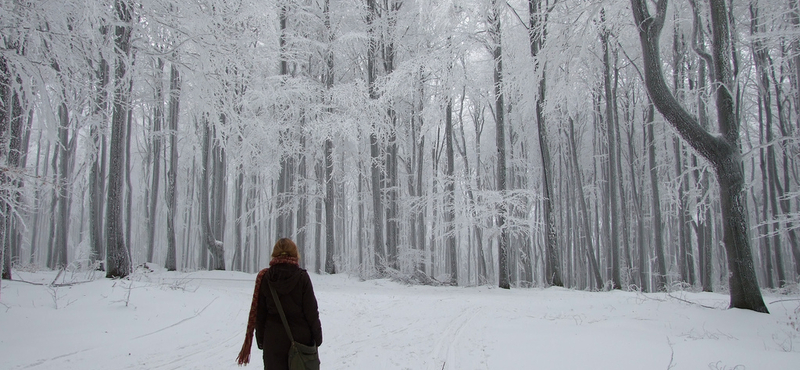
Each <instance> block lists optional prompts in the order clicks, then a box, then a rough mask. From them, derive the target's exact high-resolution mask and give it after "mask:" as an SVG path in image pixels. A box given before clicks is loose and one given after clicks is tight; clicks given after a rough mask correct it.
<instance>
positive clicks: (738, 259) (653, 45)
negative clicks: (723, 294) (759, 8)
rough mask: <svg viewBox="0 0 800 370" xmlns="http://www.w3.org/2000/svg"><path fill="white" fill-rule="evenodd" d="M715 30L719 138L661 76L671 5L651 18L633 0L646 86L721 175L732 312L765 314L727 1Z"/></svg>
mask: <svg viewBox="0 0 800 370" xmlns="http://www.w3.org/2000/svg"><path fill="white" fill-rule="evenodd" d="M710 5H711V22H712V31H713V42H712V45H713V52H712V57H713V62H714V76H715V78H714V82H715V83H716V87H717V90H716V94H717V104H716V105H717V116H718V123H719V127H720V132H721V133H722V135H723V136H722V137H715V136H713V135H711V134H710V133H709V132H707V131H706V130H704V129H703V128H702V127H700V125H699V124H698V121H697V119H696V118H695V117H693V116H691V115H690V114H689V113H688V112H687V111H686V110H685V109H684V108H683V107H682V106H681V105H680V104H679V103H678V102H677V101H676V100H675V98H674V97H673V96H672V94H671V92H670V91H669V89H668V88H667V85H666V83H665V81H664V76H663V74H662V72H661V61H660V59H661V58H660V51H659V47H658V37H659V35H660V33H661V29H662V28H663V24H664V16H665V14H666V11H667V1H666V0H659V1H658V2H657V6H656V11H657V13H656V14H655V16H651V15H650V11H649V10H648V7H647V3H646V2H645V1H644V0H631V8H632V10H633V15H634V20H635V22H636V25H637V27H638V31H639V38H640V41H641V45H642V55H643V61H644V71H645V83H646V85H647V90H648V92H649V94H650V97H651V99H652V101H653V103H654V104H655V106H656V107H657V108H658V110H659V112H661V114H662V115H663V116H664V118H665V119H666V120H667V121H668V122H670V124H672V125H673V126H674V127H675V129H676V130H677V131H678V132H679V133H680V135H681V137H683V139H684V140H686V141H687V143H689V145H691V146H692V147H693V148H694V149H695V150H697V151H698V153H700V154H701V155H702V156H703V157H705V158H706V159H708V160H709V161H710V162H711V163H712V165H713V166H714V169H715V170H716V172H717V179H718V181H719V186H720V202H721V206H722V207H721V208H722V219H723V225H724V227H723V234H724V237H723V243H724V245H725V248H726V251H727V256H728V268H729V270H730V274H729V288H730V295H731V307H736V308H744V309H751V310H754V311H758V312H767V307H766V305H765V304H764V300H763V298H762V296H761V291H760V290H759V287H758V281H757V278H756V274H755V268H754V265H753V257H752V251H751V248H750V240H749V238H748V236H747V230H748V226H747V217H746V214H745V206H746V203H745V198H744V194H745V193H744V174H743V170H742V163H741V153H740V148H739V124H738V122H737V121H736V116H735V112H734V105H733V97H732V95H731V91H732V90H731V89H730V87H731V84H730V83H731V72H730V71H731V64H730V58H731V53H730V34H729V31H728V13H727V6H726V4H725V1H724V0H710Z"/></svg>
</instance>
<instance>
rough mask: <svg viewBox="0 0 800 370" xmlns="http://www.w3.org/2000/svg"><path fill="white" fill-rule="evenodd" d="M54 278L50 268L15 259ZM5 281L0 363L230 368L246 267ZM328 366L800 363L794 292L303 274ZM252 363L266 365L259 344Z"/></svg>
mask: <svg viewBox="0 0 800 370" xmlns="http://www.w3.org/2000/svg"><path fill="white" fill-rule="evenodd" d="M14 274H15V277H16V278H17V279H22V280H26V281H28V282H32V283H49V282H51V281H53V279H54V278H55V276H56V273H55V272H24V271H14ZM65 275H66V276H64V275H62V276H61V277H59V279H58V282H65V281H66V282H70V281H74V282H78V281H86V280H90V281H89V282H85V283H78V284H75V285H72V286H64V287H60V288H54V287H48V286H46V285H34V284H30V283H25V282H21V281H4V282H3V283H2V284H3V285H2V293H1V295H0V369H59V370H67V369H80V370H87V369H115V370H118V369H236V368H237V365H236V364H235V358H236V355H237V353H238V351H239V348H240V347H241V344H242V341H243V339H244V333H245V325H246V320H247V313H248V310H249V307H250V298H251V296H252V291H253V282H254V278H255V275H254V274H244V273H238V272H225V271H214V272H206V271H203V272H192V273H177V272H165V271H155V272H151V273H141V272H137V273H136V274H134V275H133V279H132V281H128V280H121V281H119V280H118V281H113V280H109V279H105V278H102V277H101V276H100V275H93V274H92V273H87V272H80V273H70V274H65ZM311 279H312V281H313V282H314V286H315V290H316V293H317V298H318V301H319V306H320V314H321V320H322V327H323V333H324V343H323V345H322V346H321V347H320V357H321V360H322V367H323V369H327V370H330V369H414V370H416V369H426V370H441V369H454V370H465V369H467V370H468V369H617V370H625V369H631V370H642V369H665V370H666V369H670V368H672V369H692V370H696V369H715V370H718V369H728V370H730V369H740V370H744V369H747V370H757V369H764V370H781V369H787V370H797V369H800V319H798V315H799V314H800V309H798V307H800V295H797V294H792V295H774V294H766V295H765V300H766V301H767V303H768V306H769V309H770V311H771V314H770V315H765V314H759V313H755V312H750V311H743V310H729V309H726V308H725V307H726V306H727V304H728V297H727V296H726V295H723V294H711V293H688V292H674V293H671V294H669V295H668V294H640V293H636V292H620V291H615V292H598V293H593V292H584V291H575V290H567V289H560V288H549V289H511V290H503V289H498V288H494V287H469V288H463V287H429V286H406V285H402V284H398V283H394V282H391V281H388V280H372V281H359V280H358V279H357V278H354V277H350V276H347V275H331V276H320V275H315V274H312V275H311ZM252 359H253V362H252V363H251V364H250V365H249V366H248V368H251V369H259V368H262V364H261V352H260V351H259V350H258V349H257V348H255V344H254V345H253V355H252Z"/></svg>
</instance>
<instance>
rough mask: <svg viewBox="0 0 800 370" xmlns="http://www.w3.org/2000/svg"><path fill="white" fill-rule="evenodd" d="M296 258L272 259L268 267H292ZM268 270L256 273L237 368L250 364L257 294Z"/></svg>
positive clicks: (282, 257)
mask: <svg viewBox="0 0 800 370" xmlns="http://www.w3.org/2000/svg"><path fill="white" fill-rule="evenodd" d="M298 260H299V259H298V258H297V257H285V256H280V257H274V258H273V259H272V260H271V261H269V265H270V266H272V265H275V264H278V263H289V264H293V265H298V264H299V263H298ZM267 271H269V269H268V268H266V269H263V270H261V271H259V272H258V276H256V288H255V291H254V292H253V302H252V303H250V315H248V317H247V333H246V334H245V337H244V343H243V344H242V349H241V350H240V351H239V356H237V357H236V363H237V364H239V366H242V365H247V364H249V363H250V348H251V347H252V346H253V332H254V331H255V330H256V315H257V313H258V292H259V290H260V289H261V281H262V280H263V278H264V275H266V273H267Z"/></svg>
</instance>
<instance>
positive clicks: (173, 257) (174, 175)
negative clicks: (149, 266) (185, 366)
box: [164, 61, 192, 271]
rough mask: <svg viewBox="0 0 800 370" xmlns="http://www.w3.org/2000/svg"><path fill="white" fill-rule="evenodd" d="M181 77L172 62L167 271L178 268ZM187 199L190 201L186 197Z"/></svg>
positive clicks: (167, 197) (170, 79) (166, 196)
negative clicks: (176, 219)
mask: <svg viewBox="0 0 800 370" xmlns="http://www.w3.org/2000/svg"><path fill="white" fill-rule="evenodd" d="M180 95H181V76H180V72H179V71H178V67H177V66H176V65H175V62H174V61H173V63H172V66H171V67H170V73H169V170H168V171H167V189H166V191H167V193H166V194H165V196H164V198H165V200H166V202H167V259H166V262H165V263H164V267H166V269H167V270H168V271H175V270H177V268H178V263H177V250H178V242H177V240H176V237H175V234H176V233H175V216H176V213H177V208H178V201H177V196H176V190H177V189H176V186H177V182H178V117H179V116H180V111H181V109H180ZM187 199H192V198H189V197H187Z"/></svg>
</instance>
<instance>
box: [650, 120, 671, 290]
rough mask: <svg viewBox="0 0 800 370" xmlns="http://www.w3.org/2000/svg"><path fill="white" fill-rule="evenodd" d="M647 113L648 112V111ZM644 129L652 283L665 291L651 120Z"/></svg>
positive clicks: (664, 258)
mask: <svg viewBox="0 0 800 370" xmlns="http://www.w3.org/2000/svg"><path fill="white" fill-rule="evenodd" d="M649 109H650V111H652V110H653V109H652V108H649ZM648 114H650V112H648ZM646 129H647V153H648V156H647V157H648V164H649V172H650V189H651V191H652V203H651V204H652V207H651V210H650V211H651V212H652V213H653V221H652V228H653V242H654V244H655V247H656V250H655V253H656V271H655V279H654V282H653V284H654V285H655V290H657V291H666V289H667V287H666V283H667V281H666V275H667V262H666V259H667V257H666V253H665V252H664V231H663V223H662V221H661V194H660V192H659V190H658V188H659V186H658V184H659V182H658V167H657V166H656V145H655V135H654V134H653V123H652V121H651V123H650V124H649V125H647V127H646Z"/></svg>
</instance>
